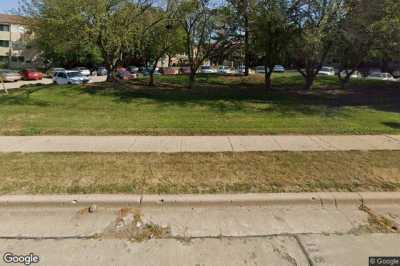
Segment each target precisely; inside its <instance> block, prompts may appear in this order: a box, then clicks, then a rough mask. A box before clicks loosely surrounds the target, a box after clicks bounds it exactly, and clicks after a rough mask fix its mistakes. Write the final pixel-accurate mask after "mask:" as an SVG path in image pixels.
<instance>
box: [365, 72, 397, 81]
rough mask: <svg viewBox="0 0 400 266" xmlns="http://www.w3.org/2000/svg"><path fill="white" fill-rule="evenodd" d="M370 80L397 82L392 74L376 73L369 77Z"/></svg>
mask: <svg viewBox="0 0 400 266" xmlns="http://www.w3.org/2000/svg"><path fill="white" fill-rule="evenodd" d="M367 79H370V80H385V81H396V79H395V78H394V77H393V76H392V75H391V74H390V73H382V72H375V73H371V74H369V75H368V76H367Z"/></svg>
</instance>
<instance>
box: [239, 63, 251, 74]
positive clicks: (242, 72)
mask: <svg viewBox="0 0 400 266" xmlns="http://www.w3.org/2000/svg"><path fill="white" fill-rule="evenodd" d="M236 72H237V73H239V74H242V75H244V73H246V66H243V65H242V66H239V68H238V69H237V70H236ZM249 74H254V70H253V69H250V68H249Z"/></svg>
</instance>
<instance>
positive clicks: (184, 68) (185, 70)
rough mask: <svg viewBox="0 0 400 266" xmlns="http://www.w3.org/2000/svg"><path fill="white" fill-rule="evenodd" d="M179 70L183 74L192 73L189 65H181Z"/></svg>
mask: <svg viewBox="0 0 400 266" xmlns="http://www.w3.org/2000/svg"><path fill="white" fill-rule="evenodd" d="M179 72H180V73H181V74H184V75H189V74H190V67H188V66H184V67H181V68H180V69H179Z"/></svg>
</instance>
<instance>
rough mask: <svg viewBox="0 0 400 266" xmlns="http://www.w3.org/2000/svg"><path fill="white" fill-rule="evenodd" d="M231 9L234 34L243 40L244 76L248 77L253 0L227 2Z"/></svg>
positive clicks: (230, 0)
mask: <svg viewBox="0 0 400 266" xmlns="http://www.w3.org/2000/svg"><path fill="white" fill-rule="evenodd" d="M228 2H229V4H230V6H231V7H232V13H231V16H232V18H233V19H232V21H233V22H234V23H232V24H231V25H233V26H234V27H235V29H234V30H235V31H236V33H237V34H238V35H239V37H241V39H243V46H244V65H245V73H244V75H245V76H248V75H249V67H250V24H251V23H250V19H251V16H252V12H253V10H254V5H255V3H254V2H255V1H254V0H229V1H228Z"/></svg>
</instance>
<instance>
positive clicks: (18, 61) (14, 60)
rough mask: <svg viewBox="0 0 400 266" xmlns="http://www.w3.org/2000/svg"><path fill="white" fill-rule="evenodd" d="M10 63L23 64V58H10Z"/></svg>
mask: <svg viewBox="0 0 400 266" xmlns="http://www.w3.org/2000/svg"><path fill="white" fill-rule="evenodd" d="M11 61H12V62H14V63H23V62H24V61H25V57H23V56H13V57H11Z"/></svg>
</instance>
